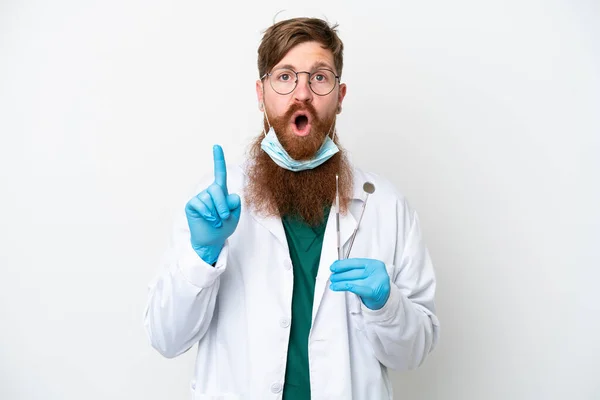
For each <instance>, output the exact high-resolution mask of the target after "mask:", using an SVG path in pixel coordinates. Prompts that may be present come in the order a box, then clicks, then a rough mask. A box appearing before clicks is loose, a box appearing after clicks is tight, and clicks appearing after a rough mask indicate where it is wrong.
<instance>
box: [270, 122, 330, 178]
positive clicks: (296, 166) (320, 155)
mask: <svg viewBox="0 0 600 400" xmlns="http://www.w3.org/2000/svg"><path fill="white" fill-rule="evenodd" d="M265 117H266V113H265ZM266 118H267V123H268V124H269V133H268V134H266V135H265V138H264V139H263V140H262V142H261V144H260V147H261V148H262V149H263V150H264V151H265V153H267V154H268V155H269V157H271V159H272V160H273V161H274V162H275V164H277V165H279V166H280V167H281V168H285V169H287V170H290V171H294V172H297V171H303V170H307V169H313V168H316V167H318V166H319V165H321V164H323V163H324V162H325V161H327V160H329V159H330V158H331V157H332V156H333V155H334V154H335V153H337V152H338V151H340V150H339V148H338V147H337V146H336V144H335V143H334V141H333V140H331V138H330V137H329V133H327V137H326V138H325V141H324V142H323V144H322V145H321V147H320V148H319V150H317V152H316V154H315V155H314V156H313V157H312V158H311V159H308V160H302V161H298V160H294V159H293V158H292V157H291V156H290V155H289V154H288V152H287V151H285V149H284V148H283V146H282V145H281V143H280V142H279V139H277V134H276V133H275V130H274V129H273V127H272V126H271V124H270V123H269V119H268V117H266ZM330 131H331V129H330ZM263 132H264V131H263Z"/></svg>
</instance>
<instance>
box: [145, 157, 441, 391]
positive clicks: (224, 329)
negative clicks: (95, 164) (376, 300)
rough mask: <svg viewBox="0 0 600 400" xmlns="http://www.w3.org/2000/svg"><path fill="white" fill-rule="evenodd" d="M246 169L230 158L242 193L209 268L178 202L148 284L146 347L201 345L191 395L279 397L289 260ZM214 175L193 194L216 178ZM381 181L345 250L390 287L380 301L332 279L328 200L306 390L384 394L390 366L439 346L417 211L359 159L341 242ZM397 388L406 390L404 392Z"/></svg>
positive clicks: (414, 360) (236, 189)
mask: <svg viewBox="0 0 600 400" xmlns="http://www.w3.org/2000/svg"><path fill="white" fill-rule="evenodd" d="M246 178H247V177H246V175H245V173H244V167H242V166H234V167H231V166H229V167H228V189H229V193H237V194H239V195H240V196H241V197H242V207H243V208H242V213H241V217H240V221H239V225H238V227H237V230H236V231H235V232H234V234H233V235H232V236H230V237H229V239H228V240H227V242H226V244H225V247H224V248H223V250H222V251H221V254H220V255H219V258H218V261H217V263H216V266H215V267H212V266H210V265H208V264H206V263H205V262H203V261H202V260H201V259H200V258H199V257H198V256H197V255H196V253H195V252H194V250H193V249H192V248H191V245H190V233H189V229H188V226H187V221H186V219H185V214H184V207H183V204H182V207H181V215H179V218H178V219H177V221H176V222H175V228H174V233H173V240H172V243H171V246H170V248H169V251H168V252H167V255H166V257H165V262H164V264H165V265H164V270H163V271H162V272H161V273H159V274H158V276H157V277H156V279H155V280H153V282H152V283H151V284H150V290H149V296H148V303H147V308H146V314H145V327H146V331H147V333H148V336H149V339H150V342H151V344H152V346H153V347H154V348H155V349H156V350H158V351H159V352H160V353H161V354H162V355H164V356H165V357H169V358H170V357H176V356H178V355H180V354H182V353H184V352H186V351H187V350H188V349H190V348H191V347H192V346H193V345H195V344H197V345H198V352H197V359H196V366H195V373H194V377H193V379H192V383H191V391H192V395H191V398H192V399H194V400H208V399H211V400H217V399H219V400H234V399H235V400H241V399H244V400H264V399H281V397H282V389H283V384H284V377H285V367H286V365H285V364H286V356H287V346H288V339H289V333H290V324H291V319H290V318H291V306H292V288H293V279H294V277H293V270H292V263H291V259H290V256H289V250H288V245H287V240H286V236H285V232H284V229H283V225H282V223H281V220H280V219H279V218H274V217H272V218H263V217H259V216H257V215H256V214H254V213H253V212H251V211H249V210H248V208H247V207H245V205H244V203H243V201H244V196H243V185H244V182H245V181H246ZM212 180H213V177H212V175H211V176H210V177H208V179H206V180H205V181H203V182H201V183H200V185H199V186H198V188H197V190H198V192H199V191H200V190H202V189H204V188H206V187H207V186H208V185H209V184H210V183H212ZM366 181H370V182H373V183H374V185H375V188H376V191H375V193H374V194H372V195H371V196H370V197H369V200H368V203H367V207H366V211H365V214H364V217H363V219H362V222H361V226H360V230H359V232H358V234H357V236H356V239H355V242H354V245H353V248H352V254H351V255H350V257H365V258H373V259H378V260H381V261H383V262H384V263H385V265H386V267H387V271H388V274H389V276H390V279H391V282H392V283H393V284H392V285H391V292H390V297H389V300H388V301H387V303H386V304H385V306H384V307H383V308H381V309H380V310H377V311H373V310H370V309H368V308H366V307H365V306H364V305H363V304H362V302H361V301H360V298H359V297H358V296H356V295H354V294H353V293H350V292H334V291H332V290H330V289H329V277H330V274H331V272H330V270H329V267H330V265H331V264H332V263H333V262H334V261H335V260H336V259H337V239H336V229H335V209H334V208H332V210H331V213H330V215H329V218H328V221H327V226H326V230H325V237H324V239H323V249H322V252H321V260H320V264H319V270H318V274H317V279H316V283H315V294H314V304H313V312H312V328H311V331H310V335H309V338H308V341H309V345H308V352H309V365H310V384H311V397H312V400H336V399H340V400H350V399H353V400H375V399H391V398H392V385H391V382H390V379H389V377H388V373H387V369H388V368H390V369H394V370H406V369H412V368H416V367H417V366H419V365H420V364H421V363H422V362H423V361H424V359H425V358H426V356H427V355H428V353H430V351H431V350H432V349H433V348H434V347H435V345H436V342H437V338H438V334H439V331H438V326H439V324H438V319H437V318H436V316H435V307H434V294H435V282H436V281H435V275H434V270H433V267H432V264H431V261H430V258H429V254H428V251H427V249H426V247H425V245H424V243H423V241H422V238H421V230H420V228H419V220H418V218H417V214H416V212H415V211H413V210H412V209H411V208H410V207H409V205H408V203H407V201H406V200H405V198H404V197H403V196H402V195H400V194H398V193H397V192H396V190H395V189H394V188H393V187H392V185H391V184H390V183H389V182H388V181H386V180H384V179H383V178H381V177H380V176H377V175H375V174H371V173H366V172H363V171H361V170H359V169H354V194H353V200H352V205H351V213H350V214H347V215H341V217H340V226H341V241H342V243H343V244H345V245H346V246H347V245H348V242H349V240H348V239H349V238H350V236H351V235H352V232H353V230H354V228H355V227H356V224H357V220H358V217H359V215H360V214H359V213H360V208H361V205H362V202H363V199H364V193H363V191H362V186H363V183H364V182H366ZM399 398H402V396H400V397H399Z"/></svg>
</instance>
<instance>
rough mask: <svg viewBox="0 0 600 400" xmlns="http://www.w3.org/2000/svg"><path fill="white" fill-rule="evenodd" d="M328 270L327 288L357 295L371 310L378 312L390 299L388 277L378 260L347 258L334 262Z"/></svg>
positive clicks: (383, 265) (382, 264)
mask: <svg viewBox="0 0 600 400" xmlns="http://www.w3.org/2000/svg"><path fill="white" fill-rule="evenodd" d="M330 269H331V272H332V274H331V277H330V280H331V285H329V288H330V289H331V290H334V291H344V290H347V291H350V292H352V293H355V294H357V295H358V296H360V299H361V300H362V302H363V304H364V305H365V306H367V308H369V309H371V310H379V309H380V308H381V307H383V306H384V305H385V303H386V301H387V299H388V298H389V297H390V277H389V275H388V273H387V270H386V269H385V264H384V263H383V262H381V261H379V260H372V259H369V258H348V259H346V260H338V261H336V262H334V263H333V264H331V268H330Z"/></svg>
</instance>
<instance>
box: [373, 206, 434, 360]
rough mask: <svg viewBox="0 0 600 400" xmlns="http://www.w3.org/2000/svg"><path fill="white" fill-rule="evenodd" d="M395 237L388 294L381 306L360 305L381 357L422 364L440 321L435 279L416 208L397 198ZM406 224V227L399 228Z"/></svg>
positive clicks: (430, 347) (432, 345) (432, 343)
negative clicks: (394, 250) (396, 228)
mask: <svg viewBox="0 0 600 400" xmlns="http://www.w3.org/2000/svg"><path fill="white" fill-rule="evenodd" d="M397 212H398V236H399V237H398V239H397V240H398V242H397V243H399V244H402V243H403V244H404V245H403V246H401V245H400V246H397V248H396V255H395V258H394V265H392V266H389V265H386V267H387V270H388V272H389V271H393V272H392V273H391V274H390V296H389V298H388V301H387V302H386V304H385V305H384V306H383V307H382V308H381V309H379V310H370V309H368V308H367V307H365V306H364V305H363V306H362V313H363V316H364V320H365V330H366V333H367V337H368V338H369V341H370V342H371V345H372V346H373V350H374V352H375V356H376V357H377V359H378V360H379V362H380V363H381V364H383V365H385V366H386V367H388V368H390V369H394V370H408V369H414V368H417V367H418V366H420V365H421V364H422V363H423V361H424V360H425V358H426V357H427V355H428V354H429V353H430V352H431V351H432V350H433V349H434V348H435V346H436V343H437V341H438V337H439V321H438V319H437V317H436V315H435V304H434V297H435V287H436V280H435V274H434V270H433V265H432V263H431V259H430V257H429V253H428V251H427V248H426V247H425V244H424V243H423V240H422V237H421V229H420V227H419V219H418V216H417V213H416V212H414V211H412V210H410V208H409V207H408V205H407V204H406V202H405V201H402V200H399V201H398V209H397ZM402 221H406V222H405V223H404V224H403V223H402ZM403 227H404V229H403Z"/></svg>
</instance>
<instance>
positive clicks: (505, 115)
mask: <svg viewBox="0 0 600 400" xmlns="http://www.w3.org/2000/svg"><path fill="white" fill-rule="evenodd" d="M300 3H301V2H298V1H293V2H289V4H285V2H284V1H281V0H277V1H271V2H267V1H264V2H260V3H259V2H239V3H238V4H235V3H232V2H222V3H220V4H219V5H217V2H214V3H212V4H208V3H206V2H200V1H181V0H178V1H162V2H159V1H148V0H144V1H142V0H126V1H124V0H119V1H117V0H110V1H98V2H91V1H75V0H72V1H68V0H57V1H52V2H47V1H16V0H15V1H10V0H3V1H1V2H0V133H1V145H0V192H1V197H0V202H1V207H0V235H1V237H0V239H1V245H0V267H1V277H0V398H2V399H7V400H12V399H44V400H54V399H56V400H58V399H60V400H62V399H68V400H70V399H152V400H154V399H187V398H188V393H189V380H190V378H191V375H192V367H193V357H194V351H193V350H192V351H190V352H188V353H186V354H185V355H183V356H181V357H179V358H176V359H173V360H167V359H164V358H162V357H161V356H160V355H159V354H158V353H157V352H155V351H154V350H153V349H151V347H150V346H149V344H148V340H147V338H146V336H145V333H144V329H143V310H144V306H145V302H146V288H147V284H148V283H149V281H150V280H151V278H152V277H153V276H154V274H155V273H156V272H157V270H158V264H159V260H160V257H161V255H162V252H163V251H164V249H165V247H166V244H167V240H168V234H169V230H170V226H171V223H172V217H173V214H174V213H175V212H180V211H181V208H182V207H183V206H184V204H185V201H186V200H187V199H186V198H185V196H186V194H187V193H189V191H190V190H191V189H192V188H193V186H194V185H195V183H196V181H197V180H198V179H199V178H200V176H201V175H203V174H205V173H207V172H210V171H211V168H212V164H211V163H212V159H211V154H212V153H211V148H212V145H213V143H220V144H221V145H222V146H223V147H224V150H225V153H226V158H227V159H228V161H229V162H234V161H235V160H236V159H240V157H241V156H242V155H243V154H244V152H245V150H246V146H247V144H248V141H249V140H250V139H251V138H252V137H254V136H255V135H256V134H258V133H259V130H260V121H261V115H260V113H259V112H258V108H257V101H256V97H255V92H254V84H255V80H256V78H257V75H258V72H257V69H256V49H257V47H258V44H259V40H260V37H261V33H262V31H263V30H264V29H266V28H267V27H268V26H269V25H270V24H271V23H272V22H273V20H274V18H275V15H276V14H277V12H278V11H280V10H282V9H286V10H287V11H285V12H284V13H282V14H280V15H279V16H277V20H279V19H284V18H289V17H293V16H299V15H308V16H316V17H326V18H328V19H329V20H330V21H331V22H339V23H340V35H341V38H342V40H344V42H345V46H346V51H345V68H344V72H343V76H342V80H343V81H344V82H346V83H347V85H348V95H347V98H346V102H345V106H344V110H343V113H342V114H341V116H340V117H341V118H340V123H339V125H340V127H339V134H340V136H341V138H342V141H343V142H342V143H343V144H344V146H345V147H346V148H347V149H349V150H350V151H351V153H352V157H353V159H354V161H355V162H357V163H358V164H359V165H360V166H362V167H363V168H365V169H368V170H372V171H375V172H378V173H381V174H383V175H385V176H387V177H388V178H389V179H391V180H392V181H393V182H394V183H395V184H396V185H397V186H398V188H399V190H400V191H402V192H403V193H404V194H405V195H406V196H407V197H408V198H409V200H410V201H411V203H412V205H413V206H414V207H415V208H416V209H417V210H418V211H419V213H420V216H421V220H422V222H423V228H424V234H425V238H426V240H427V243H428V245H429V248H430V251H431V255H432V257H433V260H434V263H435V267H436V272H437V275H438V295H437V306H438V315H439V318H440V320H441V324H442V330H441V341H440V343H439V346H438V348H437V349H436V350H435V352H434V353H433V354H432V355H431V356H430V358H429V359H428V360H427V361H426V363H425V365H423V366H422V367H421V368H420V369H418V370H416V371H411V372H408V373H403V374H394V381H395V389H396V398H398V399H411V400H413V399H422V400H425V399H427V400H434V399H435V400H437V399H457V400H458V399H461V400H481V399H487V400H501V399H502V400H505V399H510V400H513V399H517V400H520V399H532V400H534V399H535V400H537V399H569V400H571V399H573V400H588V399H589V400H591V399H599V398H600V381H599V380H598V371H600V340H599V339H598V338H600V312H599V311H600V310H599V308H600V307H599V305H600V295H599V294H598V292H599V291H600V288H599V287H598V281H599V279H600V273H599V272H598V269H599V267H600V260H599V256H598V246H599V244H600V243H599V240H600V232H599V230H600V229H599V227H600V211H599V210H598V206H599V205H600V193H599V192H600V189H599V186H600V184H599V182H600V178H599V172H600V161H599V159H600V117H599V115H600V111H599V110H600V72H599V71H600V51H599V47H600V28H599V27H598V26H599V24H598V21H599V20H600V4H599V3H598V1H596V0H588V1H573V0H562V1H561V0H555V1H541V0H540V1H535V0H521V1H502V2H500V1H498V2H490V1H485V2H484V1H476V0H472V1H469V0H457V1H441V0H436V1H426V2H425V1H411V2H409V1H387V2H377V1H369V2H364V1H356V2H347V1H346V2H344V3H342V2H335V3H334V2H328V3H326V4H321V5H320V6H317V4H319V3H321V2H320V1H313V2H310V1H304V2H302V3H303V4H302V5H301V4H300ZM310 3H314V4H310Z"/></svg>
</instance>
